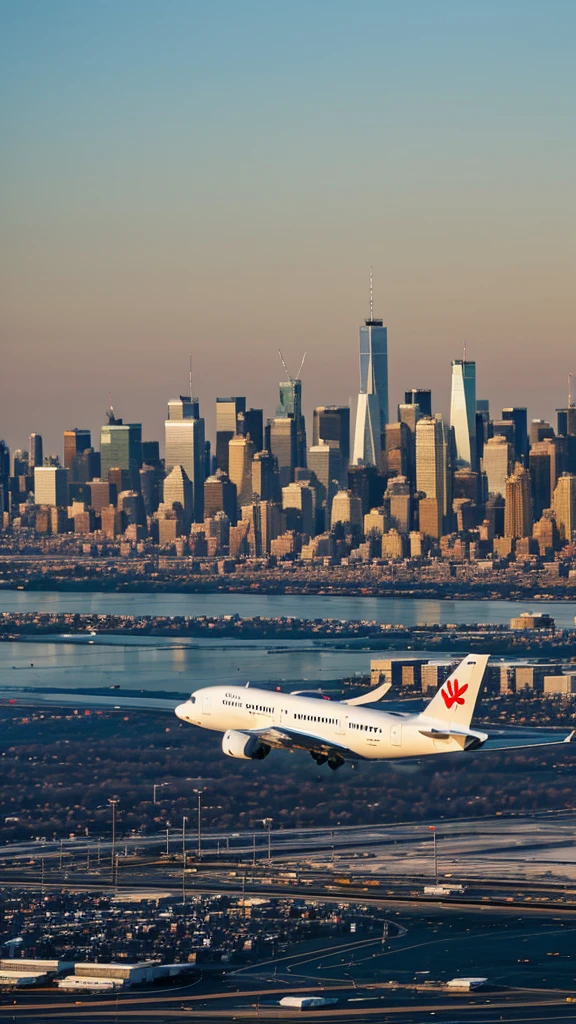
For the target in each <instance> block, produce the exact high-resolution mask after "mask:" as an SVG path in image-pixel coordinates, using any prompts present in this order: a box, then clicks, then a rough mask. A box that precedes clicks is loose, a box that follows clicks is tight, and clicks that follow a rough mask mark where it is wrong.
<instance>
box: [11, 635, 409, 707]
mask: <svg viewBox="0 0 576 1024" xmlns="http://www.w3.org/2000/svg"><path fill="white" fill-rule="evenodd" d="M395 653H400V654H401V653H402V652H395ZM410 654H411V655H413V654H414V652H413V651H411V652H410ZM384 656H385V655H384ZM371 657H372V658H373V657H375V655H374V652H371V651H368V650H367V651H362V650H356V651H344V650H339V649H338V647H337V646H335V647H333V648H328V649H325V648H323V647H318V646H314V644H313V642H312V641H299V640H289V641H286V642H281V643H276V642H270V641H242V640H218V641H214V640H191V641H188V640H178V639H176V638H174V639H173V638H164V637H160V638H157V637H154V638H152V637H150V638H146V637H96V638H95V639H94V641H93V642H92V643H89V642H88V641H87V640H86V639H84V638H83V639H82V640H81V641H60V640H58V641H56V642H54V641H52V640H48V641H47V640H36V641H34V640H33V641H23V642H22V641H8V642H6V643H0V687H1V688H2V689H6V688H7V687H10V688H12V687H18V688H20V687H33V688H34V689H47V688H50V689H54V688H56V689H61V690H83V689H93V688H108V687H111V686H115V685H119V686H120V687H121V689H122V690H134V691H136V692H140V690H145V691H146V692H148V693H150V692H157V693H171V692H178V693H189V692H191V691H192V690H194V689H196V688H197V687H199V686H209V685H211V684H215V683H224V684H231V683H232V684H236V685H237V684H238V683H242V684H243V683H245V682H246V681H248V680H249V681H250V682H251V683H254V684H255V685H256V684H260V683H278V684H279V685H281V686H283V687H284V685H290V684H293V685H294V687H295V688H300V687H302V688H307V687H316V686H318V685H321V684H322V683H327V682H328V681H329V680H334V679H340V678H342V677H344V676H353V675H354V673H356V672H357V673H360V674H364V673H368V672H369V671H370V658H371Z"/></svg>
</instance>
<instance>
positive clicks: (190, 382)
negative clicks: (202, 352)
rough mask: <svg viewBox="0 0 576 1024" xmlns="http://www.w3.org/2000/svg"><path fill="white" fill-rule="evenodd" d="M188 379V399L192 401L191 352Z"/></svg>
mask: <svg viewBox="0 0 576 1024" xmlns="http://www.w3.org/2000/svg"><path fill="white" fill-rule="evenodd" d="M188 381H189V385H190V401H192V353H190V365H189V371H188Z"/></svg>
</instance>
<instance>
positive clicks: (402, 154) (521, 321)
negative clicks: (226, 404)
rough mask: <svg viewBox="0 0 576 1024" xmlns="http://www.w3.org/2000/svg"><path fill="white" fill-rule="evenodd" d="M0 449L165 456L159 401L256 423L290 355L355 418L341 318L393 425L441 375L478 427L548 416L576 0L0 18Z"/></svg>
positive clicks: (559, 361) (554, 385)
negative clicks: (462, 361) (105, 444)
mask: <svg viewBox="0 0 576 1024" xmlns="http://www.w3.org/2000/svg"><path fill="white" fill-rule="evenodd" d="M0 27H1V30H2V31H1V36H2V41H1V43H0V48H1V49H0V52H1V54H2V62H1V67H0V82H1V85H2V88H1V96H2V98H1V101H0V102H1V106H0V110H1V114H0V116H1V121H2V128H3V136H4V143H5V147H4V148H5V160H4V167H3V171H4V174H3V179H4V187H3V189H2V194H1V197H0V216H1V217H2V224H3V229H4V230H3V234H4V239H5V247H4V254H3V264H2V278H3V282H4V287H3V302H2V318H1V319H2V337H3V341H2V360H1V369H2V372H1V374H0V437H4V438H5V439H6V441H7V442H8V443H9V445H10V447H11V449H13V448H15V447H26V446H27V439H28V435H29V433H30V432H31V431H33V430H36V431H39V432H40V433H42V434H43V437H44V440H45V451H46V452H51V451H57V452H60V453H61V451H62V432H63V430H64V429H65V428H67V427H71V426H82V427H90V428H91V429H92V431H93V442H94V444H95V446H96V447H98V446H99V427H100V425H101V424H102V423H103V422H104V412H105V409H106V407H107V405H108V402H109V397H108V396H109V393H111V394H112V399H113V404H114V407H115V409H116V412H117V414H118V415H119V416H122V417H123V418H124V420H125V421H132V420H135V421H138V422H140V421H141V422H142V423H143V436H144V437H145V438H146V439H159V440H160V441H161V443H163V420H164V418H165V415H166V404H167V402H168V400H169V399H170V398H171V397H174V396H175V395H177V394H178V393H179V392H182V393H184V392H186V391H187V389H188V354H189V353H190V352H191V353H192V357H193V376H194V391H195V393H196V394H198V395H199V397H200V400H201V412H202V415H204V416H205V418H206V421H207V433H208V436H209V437H211V438H213V435H214V406H215V398H216V396H217V395H227V394H240V395H246V398H247V402H248V405H249V406H254V407H263V408H264V412H265V415H273V414H274V410H275V406H276V403H277V390H278V389H277V386H278V381H279V380H280V379H282V377H283V374H282V372H281V365H280V361H279V358H278V354H277V350H278V348H281V349H282V352H283V354H284V357H285V359H286V361H287V363H288V366H289V368H290V369H291V371H292V372H294V371H295V370H296V369H297V368H298V366H299V364H300V360H301V357H302V354H303V352H304V351H306V352H307V356H306V363H305V366H304V371H303V393H304V403H305V412H306V415H307V426H308V432H309V438H310V439H311V429H312V424H311V419H310V416H311V410H312V408H313V407H314V405H320V404H328V403H333V402H335V403H347V402H348V399H349V398H352V401H353V405H354V403H355V396H356V393H357V390H358V327H359V325H360V323H361V322H362V321H363V319H364V317H365V316H366V315H367V314H368V275H369V268H370V266H371V265H372V266H373V268H374V282H375V312H376V313H377V314H379V315H381V316H382V317H383V318H384V322H385V323H386V324H387V326H388V331H389V372H390V399H391V401H390V408H391V415H394V410H395V407H396V404H397V402H398V401H399V400H400V399H401V397H402V395H403V392H404V390H405V389H407V388H410V387H431V388H432V392H433V398H434V408H435V410H438V411H440V412H443V413H444V414H445V415H447V414H448V405H449V388H450V361H451V359H453V358H459V357H460V356H461V354H462V345H463V342H464V341H466V342H467V355H468V358H470V359H475V360H476V364H477V389H478V397H482V398H489V400H490V404H491V410H492V412H493V414H498V415H499V413H500V411H501V409H502V407H503V406H506V405H527V406H528V415H529V417H530V418H535V417H539V416H542V417H544V418H546V419H550V420H551V422H552V423H553V424H555V417H554V409H555V407H557V406H564V405H565V404H566V393H567V374H568V371H569V370H570V369H574V370H576V365H575V363H576V360H574V357H573V355H572V352H573V343H572V342H573V340H572V330H573V328H572V320H573V316H572V306H573V300H572V293H573V290H574V254H575V237H576V234H575V231H574V228H575V216H574V187H573V180H574V163H575V159H574V158H575V155H576V144H575V139H574V132H573V130H571V126H573V107H572V105H573V96H574V87H575V85H576V81H575V79H576V72H575V69H574V61H573V39H574V30H575V28H576V8H575V7H574V5H572V4H570V3H568V2H563V0H553V2H552V3H550V4H548V5H546V6H545V7H544V6H543V5H541V4H539V3H536V2H526V3H523V4H522V5H519V4H518V3H516V2H511V0H509V2H503V3H501V2H499V3H496V2H495V0H488V2H487V3H485V4H483V5H482V6H475V5H469V6H462V5H460V4H458V3H456V2H455V0H439V2H438V3H435V4H433V5H430V4H427V3H425V2H423V0H421V2H410V0H408V2H407V3H405V4H403V5H401V6H399V5H396V4H391V3H376V2H372V0H370V2H366V3H363V4H360V5H358V6H357V7H355V8H354V9H353V8H351V7H350V6H349V5H348V4H345V3H341V2H338V0H336V2H331V3H329V4H328V3H322V2H320V3H317V4H314V5H310V4H305V3H303V2H301V0H296V2H295V3H294V4H292V5H290V6H289V7H286V8H282V7H280V8H275V7H274V5H270V4H265V3H263V2H252V0H251V2H247V3H241V4H234V3H231V2H230V0H224V2H223V3H221V4H219V5H217V6H214V7H210V6H208V5H204V4H200V3H194V2H184V0H171V2H169V3H168V4H167V5H163V6H162V7H159V6H157V5H155V4H153V3H151V2H150V0H142V2H140V3H138V4H137V3H135V2H134V0H123V2H122V3H120V4H117V3H112V2H110V0H103V2H102V3H100V4H98V5H86V4H84V5H78V4H76V3H74V2H72V0H45V2H42V3H41V2H40V0H29V2H27V3H26V4H21V3H20V4H17V3H15V2H13V0H7V3H5V4H4V5H3V8H2V12H1V13H0Z"/></svg>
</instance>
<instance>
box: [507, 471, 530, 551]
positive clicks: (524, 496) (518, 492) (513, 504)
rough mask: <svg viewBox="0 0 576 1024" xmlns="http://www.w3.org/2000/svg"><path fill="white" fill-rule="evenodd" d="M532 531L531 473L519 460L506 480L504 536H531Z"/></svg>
mask: <svg viewBox="0 0 576 1024" xmlns="http://www.w3.org/2000/svg"><path fill="white" fill-rule="evenodd" d="M531 532H532V497H531V494H530V473H529V472H528V470H526V469H524V466H521V465H520V463H519V462H517V463H516V465H515V467H514V472H513V473H512V474H511V475H510V476H509V477H508V479H507V481H506V506H505V509H504V536H505V537H511V538H514V537H529V536H530V534H531Z"/></svg>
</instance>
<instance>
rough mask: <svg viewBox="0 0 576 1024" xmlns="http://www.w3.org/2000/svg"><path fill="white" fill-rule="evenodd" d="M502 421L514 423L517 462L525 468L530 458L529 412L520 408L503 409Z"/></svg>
mask: <svg viewBox="0 0 576 1024" xmlns="http://www.w3.org/2000/svg"><path fill="white" fill-rule="evenodd" d="M502 419H503V420H512V422H513V423H514V451H515V454H516V461H517V462H521V463H522V465H523V466H525V465H526V460H527V458H528V411H527V409H525V408H523V407H520V406H511V407H509V408H508V409H502ZM494 433H496V431H494Z"/></svg>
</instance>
